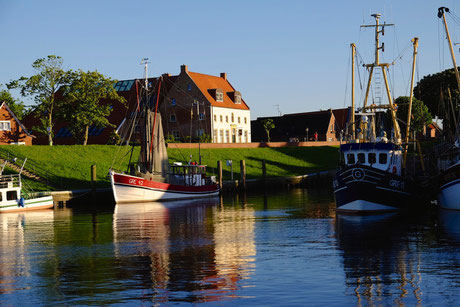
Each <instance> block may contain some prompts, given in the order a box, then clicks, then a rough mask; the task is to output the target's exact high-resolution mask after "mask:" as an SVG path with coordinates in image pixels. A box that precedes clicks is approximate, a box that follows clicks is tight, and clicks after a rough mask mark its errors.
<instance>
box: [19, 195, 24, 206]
mask: <svg viewBox="0 0 460 307" xmlns="http://www.w3.org/2000/svg"><path fill="white" fill-rule="evenodd" d="M24 204H25V200H24V197H21V198H19V199H18V206H19V207H24Z"/></svg>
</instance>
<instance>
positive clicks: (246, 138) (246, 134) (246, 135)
mask: <svg viewBox="0 0 460 307" xmlns="http://www.w3.org/2000/svg"><path fill="white" fill-rule="evenodd" d="M244 119H246V118H244ZM244 142H245V143H247V142H248V131H247V130H244Z"/></svg>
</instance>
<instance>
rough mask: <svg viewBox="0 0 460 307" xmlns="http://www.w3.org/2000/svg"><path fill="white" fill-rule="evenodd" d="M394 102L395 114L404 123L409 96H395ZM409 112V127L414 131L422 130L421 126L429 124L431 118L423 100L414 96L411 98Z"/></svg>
mask: <svg viewBox="0 0 460 307" xmlns="http://www.w3.org/2000/svg"><path fill="white" fill-rule="evenodd" d="M394 102H395V103H396V104H397V105H398V110H397V112H396V116H397V117H398V118H399V119H401V120H402V121H404V122H405V123H406V121H407V112H408V110H409V97H407V96H400V97H398V98H396V99H395V101H394ZM411 114H412V116H411V123H410V125H411V129H413V130H415V131H416V132H422V131H423V128H424V127H425V126H426V125H428V124H430V123H431V121H432V118H433V117H432V116H431V114H430V112H429V111H428V107H427V106H426V105H425V104H424V103H423V101H421V100H419V99H417V98H415V97H414V98H413V99H412V112H411Z"/></svg>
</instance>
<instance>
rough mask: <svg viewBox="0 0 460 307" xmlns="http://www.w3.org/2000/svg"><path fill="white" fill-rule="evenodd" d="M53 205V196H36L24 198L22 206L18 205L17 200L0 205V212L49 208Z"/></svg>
mask: <svg viewBox="0 0 460 307" xmlns="http://www.w3.org/2000/svg"><path fill="white" fill-rule="evenodd" d="M53 205H54V204H53V196H44V197H37V198H32V199H26V200H25V203H24V206H20V205H19V204H18V202H17V201H11V202H8V203H5V204H3V205H0V213H5V212H22V211H31V210H42V209H50V208H53Z"/></svg>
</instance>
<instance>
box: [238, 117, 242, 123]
mask: <svg viewBox="0 0 460 307" xmlns="http://www.w3.org/2000/svg"><path fill="white" fill-rule="evenodd" d="M240 119H241V118H240V117H239V116H238V124H239V123H240V121H241V120H240Z"/></svg>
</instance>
